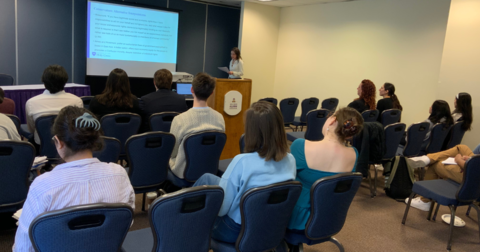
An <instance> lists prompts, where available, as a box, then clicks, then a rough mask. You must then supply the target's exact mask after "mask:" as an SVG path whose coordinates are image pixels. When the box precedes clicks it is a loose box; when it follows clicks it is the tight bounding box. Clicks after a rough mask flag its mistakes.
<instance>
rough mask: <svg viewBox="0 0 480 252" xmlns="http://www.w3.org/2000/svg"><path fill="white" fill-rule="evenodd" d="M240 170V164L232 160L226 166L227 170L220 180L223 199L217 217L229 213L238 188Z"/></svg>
mask: <svg viewBox="0 0 480 252" xmlns="http://www.w3.org/2000/svg"><path fill="white" fill-rule="evenodd" d="M242 169H243V167H242V164H241V163H239V162H238V160H235V159H234V160H233V161H232V162H231V163H230V165H228V167H227V170H225V173H224V174H223V176H222V178H221V179H220V184H219V186H220V187H222V188H223V192H224V198H223V204H222V207H221V208H220V212H219V213H218V216H224V215H226V214H228V212H229V211H230V208H231V207H232V204H233V201H234V200H235V198H236V197H237V194H238V191H239V188H240V179H241V173H240V172H241V170H242Z"/></svg>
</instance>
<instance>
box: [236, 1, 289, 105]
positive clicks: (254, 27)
mask: <svg viewBox="0 0 480 252" xmlns="http://www.w3.org/2000/svg"><path fill="white" fill-rule="evenodd" d="M240 22H241V24H240V27H241V28H240V30H241V35H240V41H239V45H241V48H240V49H241V52H242V58H243V60H244V77H245V78H249V79H252V80H253V87H252V88H253V90H252V102H254V101H257V100H258V99H261V98H264V97H267V96H270V97H271V96H273V93H274V92H273V87H274V79H275V65H276V61H277V42H278V32H279V25H280V8H278V7H273V6H266V5H261V4H256V3H249V2H243V3H242V17H241V21H240Z"/></svg>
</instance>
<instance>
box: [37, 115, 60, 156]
mask: <svg viewBox="0 0 480 252" xmlns="http://www.w3.org/2000/svg"><path fill="white" fill-rule="evenodd" d="M56 118H57V114H51V115H43V116H40V117H39V118H37V120H35V130H36V131H37V133H38V136H39V137H40V152H39V155H40V156H46V157H47V158H48V159H49V160H53V161H58V160H60V157H59V156H58V153H57V148H56V147H55V143H54V142H53V140H52V138H53V135H52V126H53V122H54V121H55V119H56Z"/></svg>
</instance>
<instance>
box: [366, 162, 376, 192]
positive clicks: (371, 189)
mask: <svg viewBox="0 0 480 252" xmlns="http://www.w3.org/2000/svg"><path fill="white" fill-rule="evenodd" d="M368 168H369V169H368V171H367V176H368V185H369V187H370V197H371V198H372V199H373V198H375V193H374V191H373V190H374V188H373V185H372V174H370V166H369V167H368Z"/></svg>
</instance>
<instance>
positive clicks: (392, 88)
mask: <svg viewBox="0 0 480 252" xmlns="http://www.w3.org/2000/svg"><path fill="white" fill-rule="evenodd" d="M383 88H384V89H385V90H386V91H388V95H389V96H390V99H392V103H393V108H394V109H398V110H403V107H402V105H400V101H399V100H398V96H397V95H396V94H395V86H394V85H393V84H392V83H389V82H386V83H385V84H384V85H383Z"/></svg>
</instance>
